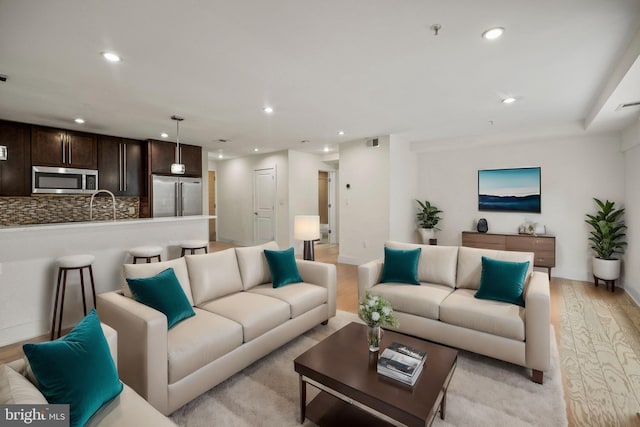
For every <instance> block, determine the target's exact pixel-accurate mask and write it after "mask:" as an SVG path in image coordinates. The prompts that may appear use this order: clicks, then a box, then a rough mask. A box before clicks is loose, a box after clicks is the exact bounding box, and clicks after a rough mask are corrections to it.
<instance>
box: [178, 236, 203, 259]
mask: <svg viewBox="0 0 640 427" xmlns="http://www.w3.org/2000/svg"><path fill="white" fill-rule="evenodd" d="M180 247H181V248H182V252H181V254H180V256H184V255H185V253H186V251H189V252H190V253H191V255H193V254H195V253H196V251H197V250H199V249H202V250H203V251H204V253H208V252H209V241H207V240H184V241H182V242H181V243H180Z"/></svg>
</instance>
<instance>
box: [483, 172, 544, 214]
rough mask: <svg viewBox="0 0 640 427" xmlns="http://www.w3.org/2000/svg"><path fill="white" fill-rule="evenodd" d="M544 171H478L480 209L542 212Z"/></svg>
mask: <svg viewBox="0 0 640 427" xmlns="http://www.w3.org/2000/svg"><path fill="white" fill-rule="evenodd" d="M540 175H541V168H539V167H530V168H510V169H485V170H479V171H478V210H479V211H494V212H529V213H540V212H541V199H542V195H541V192H542V191H541V189H542V187H541V181H540Z"/></svg>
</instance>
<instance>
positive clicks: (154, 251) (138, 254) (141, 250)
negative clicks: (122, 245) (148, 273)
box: [129, 246, 162, 264]
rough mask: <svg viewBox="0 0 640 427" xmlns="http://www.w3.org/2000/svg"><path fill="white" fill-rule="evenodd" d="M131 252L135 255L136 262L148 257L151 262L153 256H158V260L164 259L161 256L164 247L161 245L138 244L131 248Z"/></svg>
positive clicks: (134, 261)
mask: <svg viewBox="0 0 640 427" xmlns="http://www.w3.org/2000/svg"><path fill="white" fill-rule="evenodd" d="M129 253H130V254H131V256H132V257H133V263H134V264H137V261H138V260H139V259H146V260H147V263H150V262H151V258H158V262H160V261H162V258H160V254H161V253H162V247H160V246H138V247H137V248H131V249H129Z"/></svg>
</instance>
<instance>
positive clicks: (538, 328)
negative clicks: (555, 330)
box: [524, 271, 551, 371]
mask: <svg viewBox="0 0 640 427" xmlns="http://www.w3.org/2000/svg"><path fill="white" fill-rule="evenodd" d="M524 305H525V307H526V309H525V340H526V361H527V366H528V367H529V368H532V369H537V370H539V371H546V370H547V369H549V357H550V346H551V342H550V339H551V334H550V328H551V311H550V290H549V277H548V276H547V274H546V273H543V272H540V271H534V272H533V274H532V275H531V279H530V280H529V284H528V286H527V289H526V290H525V295H524Z"/></svg>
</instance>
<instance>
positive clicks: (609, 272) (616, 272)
mask: <svg viewBox="0 0 640 427" xmlns="http://www.w3.org/2000/svg"><path fill="white" fill-rule="evenodd" d="M593 275H594V276H596V277H597V278H598V279H602V280H616V279H617V278H618V277H620V260H619V259H601V258H595V257H594V258H593Z"/></svg>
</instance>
